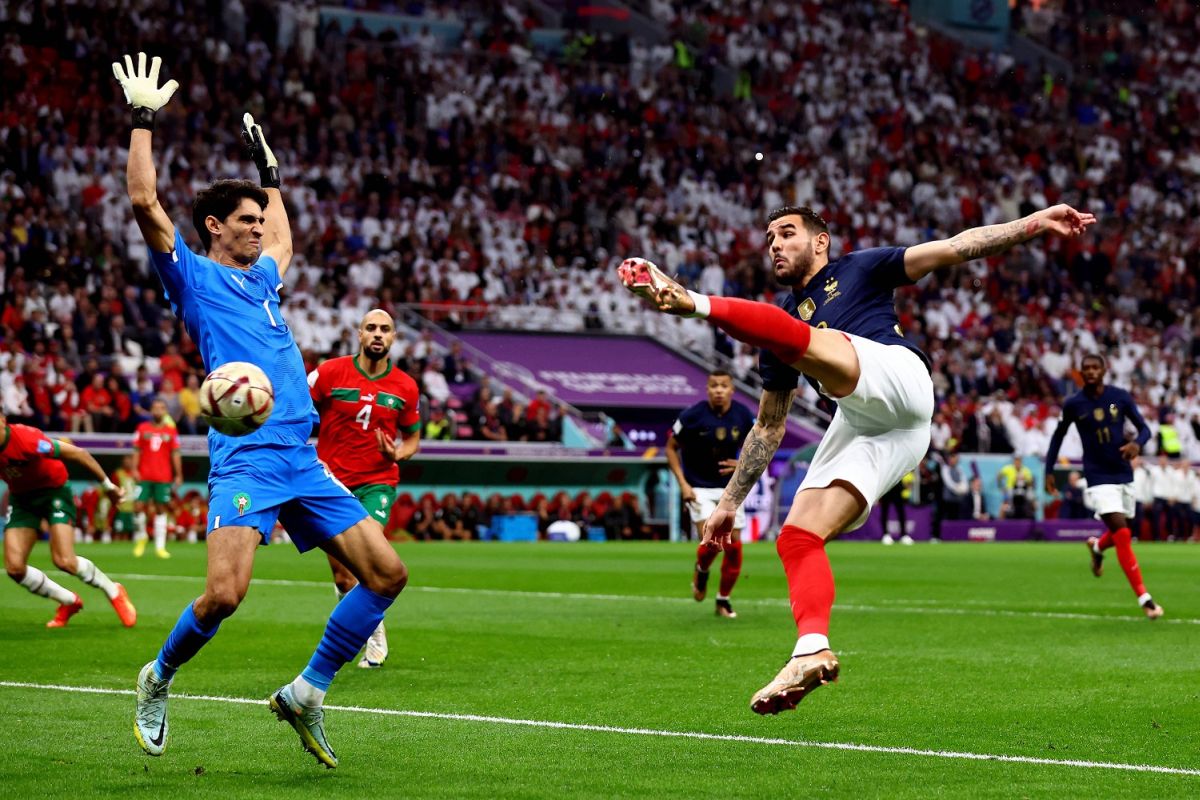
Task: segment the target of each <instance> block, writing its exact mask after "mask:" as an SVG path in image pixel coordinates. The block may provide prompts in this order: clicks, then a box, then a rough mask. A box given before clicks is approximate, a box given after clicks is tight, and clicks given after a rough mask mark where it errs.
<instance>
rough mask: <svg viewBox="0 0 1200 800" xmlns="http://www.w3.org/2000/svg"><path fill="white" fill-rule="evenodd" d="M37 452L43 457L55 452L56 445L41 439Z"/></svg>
mask: <svg viewBox="0 0 1200 800" xmlns="http://www.w3.org/2000/svg"><path fill="white" fill-rule="evenodd" d="M37 451H38V452H39V453H41V454H42V455H45V454H46V453H52V452H54V443H53V442H51V441H50V440H49V439H39V440H38V443H37Z"/></svg>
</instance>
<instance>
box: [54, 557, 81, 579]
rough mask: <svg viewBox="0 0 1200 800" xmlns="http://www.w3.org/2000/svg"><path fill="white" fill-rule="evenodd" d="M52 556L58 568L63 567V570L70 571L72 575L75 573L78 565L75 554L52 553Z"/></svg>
mask: <svg viewBox="0 0 1200 800" xmlns="http://www.w3.org/2000/svg"><path fill="white" fill-rule="evenodd" d="M50 557H51V560H52V561H54V566H55V567H57V568H58V569H61V570H62V571H63V572H69V573H71V574H72V575H74V574H75V570H76V568H77V566H78V565H77V564H76V563H75V556H74V555H71V554H63V553H52V554H51V556H50Z"/></svg>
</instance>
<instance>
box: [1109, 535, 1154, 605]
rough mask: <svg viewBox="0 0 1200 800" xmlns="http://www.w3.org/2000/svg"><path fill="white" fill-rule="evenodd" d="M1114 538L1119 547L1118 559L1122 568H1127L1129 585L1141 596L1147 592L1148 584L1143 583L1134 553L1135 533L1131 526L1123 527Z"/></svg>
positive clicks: (1126, 573) (1126, 574)
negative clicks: (1132, 531)
mask: <svg viewBox="0 0 1200 800" xmlns="http://www.w3.org/2000/svg"><path fill="white" fill-rule="evenodd" d="M1112 538H1113V543H1114V546H1115V547H1116V548H1117V561H1119V562H1121V569H1123V570H1125V577H1126V579H1127V580H1128V581H1129V586H1130V587H1131V588H1132V589H1133V593H1134V594H1135V595H1137V596H1138V597H1141V596H1142V595H1144V594H1145V593H1146V584H1144V583H1142V569H1141V567H1139V566H1138V563H1137V557H1136V556H1135V555H1134V554H1133V545H1132V544H1130V540H1131V539H1132V538H1133V534H1132V533H1131V532H1130V530H1129V528H1121V530H1119V531H1117V532H1116V533H1114V534H1113V536H1112Z"/></svg>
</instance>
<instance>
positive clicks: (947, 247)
mask: <svg viewBox="0 0 1200 800" xmlns="http://www.w3.org/2000/svg"><path fill="white" fill-rule="evenodd" d="M1095 222H1096V217H1095V216H1094V215H1093V214H1089V213H1087V212H1084V211H1076V210H1075V209H1073V208H1071V207H1070V206H1068V205H1066V204H1064V203H1060V204H1059V205H1056V206H1051V207H1050V208H1045V209H1042V210H1041V211H1035V212H1034V213H1032V214H1030V215H1029V216H1027V217H1023V218H1022V219H1018V220H1015V221H1013V222H1005V223H1003V224H1000V225H983V226H981V227H978V228H971V229H970V230H965V231H963V232H962V233H960V234H958V235H957V236H953V237H951V238H949V239H941V240H939V241H936V242H926V243H924V244H918V245H915V246H913V247H910V248H908V249H907V250H906V251H905V253H904V271H905V272H906V273H907V274H908V277H909V278H911V279H912V280H914V281H918V280H920V279H921V278H923V277H925V276H926V275H928V274H929V273H930V272H933V271H934V270H935V269H941V268H942V267H953V266H955V265H957V264H963V263H965V262H967V261H973V260H974V259H976V258H984V257H986V256H994V255H998V254H1000V253H1003V252H1005V251H1007V250H1010V249H1012V248H1013V247H1015V246H1016V245H1018V244H1021V243H1022V242H1027V241H1029V240H1030V239H1032V238H1034V237H1035V236H1041V235H1043V234H1046V233H1053V234H1057V235H1059V236H1066V237H1072V236H1079V235H1081V234H1082V233H1083V232H1084V231H1085V230H1087V227H1088V226H1089V225H1093V224H1095Z"/></svg>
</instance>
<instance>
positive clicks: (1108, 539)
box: [1096, 528, 1129, 552]
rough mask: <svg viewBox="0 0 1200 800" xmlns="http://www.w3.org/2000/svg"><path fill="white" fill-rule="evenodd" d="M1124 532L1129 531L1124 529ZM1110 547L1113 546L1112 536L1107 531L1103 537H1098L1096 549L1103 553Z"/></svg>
mask: <svg viewBox="0 0 1200 800" xmlns="http://www.w3.org/2000/svg"><path fill="white" fill-rule="evenodd" d="M1124 530H1129V529H1128V528H1125V529H1124ZM1112 546H1113V535H1112V534H1111V533H1109V532H1108V531H1105V532H1104V535H1102V536H1101V537H1100V540H1099V541H1098V542H1096V547H1097V548H1098V549H1099V550H1100V551H1101V552H1103V551H1105V550H1107V549H1108V548H1110V547H1112Z"/></svg>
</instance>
